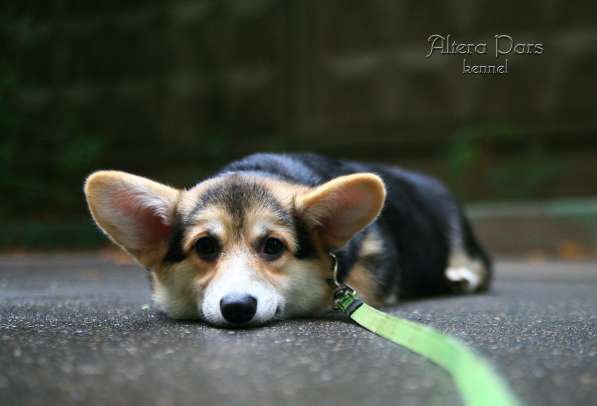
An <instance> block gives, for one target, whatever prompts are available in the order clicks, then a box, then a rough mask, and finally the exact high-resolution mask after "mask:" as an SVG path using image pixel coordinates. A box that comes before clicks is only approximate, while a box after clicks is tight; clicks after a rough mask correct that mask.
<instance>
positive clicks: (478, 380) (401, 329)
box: [330, 254, 520, 406]
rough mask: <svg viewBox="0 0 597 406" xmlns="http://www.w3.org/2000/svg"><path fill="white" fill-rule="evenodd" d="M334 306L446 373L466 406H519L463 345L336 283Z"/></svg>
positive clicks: (486, 365)
mask: <svg viewBox="0 0 597 406" xmlns="http://www.w3.org/2000/svg"><path fill="white" fill-rule="evenodd" d="M330 255H331V257H332V259H333V261H334V283H336V285H337V289H336V292H335V293H334V305H335V308H336V309H338V310H341V311H343V312H344V313H346V314H347V315H348V316H349V317H350V318H351V319H352V320H354V321H355V322H356V323H357V324H359V325H360V326H362V327H364V328H366V329H367V330H369V331H371V332H372V333H375V334H377V335H379V336H381V337H384V338H386V339H388V340H390V341H392V342H394V343H396V344H399V345H401V346H403V347H405V348H407V349H409V350H411V351H412V352H414V353H417V354H419V355H421V356H423V357H425V358H427V359H429V360H430V361H432V362H434V363H435V364H437V365H439V366H440V367H442V368H443V369H444V370H446V371H447V372H448V373H449V374H450V375H451V376H452V379H454V383H455V384H456V387H457V388H458V390H459V391H460V395H461V397H462V399H463V401H464V404H465V405H467V406H481V405H482V406H519V405H520V402H519V401H518V400H517V399H516V397H515V396H514V394H513V393H512V392H511V391H510V389H509V388H508V386H507V384H506V383H505V382H504V381H503V380H502V379H501V377H500V376H499V375H497V373H496V372H495V371H494V370H493V368H492V367H491V365H490V364H489V363H488V362H487V361H485V360H484V359H483V358H481V357H480V356H479V355H477V354H475V352H473V350H472V349H470V348H469V347H468V346H467V345H466V344H464V343H463V342H461V341H459V340H457V339H455V338H453V337H449V336H447V335H444V334H442V333H441V332H439V331H437V330H435V329H433V328H431V327H428V326H425V325H422V324H419V323H415V322H413V321H410V320H406V319H401V318H398V317H395V316H391V315H389V314H387V313H384V312H381V311H379V310H377V309H375V308H373V307H371V306H369V305H368V304H366V303H364V302H363V301H362V300H361V299H359V297H358V296H357V295H356V292H355V290H354V289H352V288H351V287H350V286H347V285H344V284H339V283H338V282H337V279H336V274H337V261H336V257H335V256H334V255H333V254H330Z"/></svg>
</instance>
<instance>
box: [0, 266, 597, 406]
mask: <svg viewBox="0 0 597 406" xmlns="http://www.w3.org/2000/svg"><path fill="white" fill-rule="evenodd" d="M145 279H146V278H145V275H144V272H143V271H142V270H141V269H139V268H137V267H135V266H130V265H113V264H110V263H109V262H106V261H102V260H99V259H96V258H93V257H92V256H68V257H33V258H32V257H23V258H7V257H5V258H0V404H2V405H50V404H51V405H58V404H60V405H70V404H86V405H96V404H97V405H99V404H110V405H141V404H143V405H191V404H193V405H245V406H246V405H281V404H289V405H299V404H300V405H304V404H310V405H336V404H338V405H339V404H342V405H353V404H354V405H364V404H367V405H389V404H396V405H456V404H459V403H460V400H459V397H458V394H457V393H456V392H455V390H454V387H453V385H452V383H451V381H450V379H449V377H448V376H447V375H446V374H445V373H443V372H442V371H441V370H440V369H439V368H437V367H435V366H434V365H432V364H430V363H429V362H427V361H425V360H424V359H422V358H420V357H418V356H416V355H414V354H412V353H410V352H409V351H407V350H405V349H403V348H400V347H398V346H396V345H394V344H392V343H389V342H387V341H385V340H383V339H381V338H379V337H376V336H374V335H372V334H370V333H368V332H367V331H364V330H362V329H361V328H359V327H357V326H355V325H352V324H350V323H348V322H346V321H344V320H341V319H334V318H330V319H326V320H295V321H288V322H281V323H277V324H274V325H271V326H268V327H264V328H257V329H252V330H240V331H228V330H220V329H215V328H211V327H207V326H205V325H203V324H200V323H191V322H184V323H182V322H174V321H170V320H167V319H165V318H164V317H162V316H159V315H156V314H154V313H153V312H152V311H151V310H147V309H144V305H145V304H147V303H149V299H150V295H149V288H148V284H147V282H146V280H145ZM390 311H391V312H393V313H395V314H398V315H400V316H403V317H407V318H409V319H413V320H417V321H420V322H423V323H426V324H430V325H433V326H435V327H437V328H439V329H440V330H442V331H444V332H446V333H449V334H452V335H454V336H457V337H459V338H461V339H463V340H464V341H466V342H467V343H469V344H470V345H472V346H473V347H475V348H477V349H478V350H479V351H480V352H481V353H483V354H485V355H486V356H487V357H488V358H489V359H491V360H492V361H493V362H494V364H495V365H496V366H497V367H498V368H499V370H500V371H501V372H502V373H503V374H504V376H505V377H506V378H507V380H508V381H509V382H510V383H511V384H512V387H513V389H514V391H515V392H516V393H517V394H518V395H519V396H520V397H521V398H522V399H523V400H524V401H525V402H526V403H527V404H529V405H588V404H591V403H592V404H595V401H596V399H597V264H593V263H586V264H576V265H573V266H568V265H565V264H547V263H545V264H534V265H533V264H524V263H516V262H501V263H500V264H499V265H498V271H497V280H496V283H495V285H494V289H493V291H492V292H491V293H489V294H485V295H479V296H471V297H449V298H433V299H425V300H419V301H414V302H408V303H403V304H401V305H399V306H396V307H393V308H391V309H390Z"/></svg>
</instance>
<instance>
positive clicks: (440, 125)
mask: <svg viewBox="0 0 597 406" xmlns="http://www.w3.org/2000/svg"><path fill="white" fill-rule="evenodd" d="M596 12H597V6H595V3H592V2H586V4H583V3H582V2H575V3H574V5H572V3H569V2H565V1H563V0H553V1H547V2H546V1H527V2H515V1H507V0H506V1H501V2H499V3H498V2H490V1H477V2H473V1H469V0H466V1H451V2H420V1H415V0H408V1H367V2H362V1H354V0H351V1H348V0H335V1H314V0H304V1H298V0H297V1H294V0H284V1H283V0H255V1H223V0H222V1H205V0H204V1H199V0H197V1H170V2H162V1H151V0H145V1H141V0H133V1H111V0H103V1H97V2H87V1H72V0H45V1H13V2H3V3H2V5H0V44H1V45H2V47H1V49H2V54H1V55H0V171H1V172H0V173H1V176H0V196H1V197H0V223H1V224H2V229H3V230H2V233H0V250H2V251H9V252H21V251H29V250H74V249H76V250H80V249H94V248H99V247H104V246H106V244H107V243H106V239H105V238H103V237H102V236H101V235H100V233H99V232H98V231H97V230H96V228H95V227H94V226H93V224H92V222H91V220H90V218H89V215H88V213H87V209H86V206H85V204H84V197H83V194H82V184H83V181H84V178H85V176H86V175H88V174H89V173H90V172H92V171H94V170H96V169H102V168H103V169H108V168H110V169H120V170H125V171H130V172H133V173H136V174H140V175H143V176H147V177H151V178H153V179H156V180H159V181H162V182H167V183H170V184H172V185H175V186H178V187H184V186H192V185H193V184H195V183H196V182H197V181H198V180H200V179H201V178H202V177H204V176H207V175H208V174H209V173H210V172H211V171H213V170H215V169H217V168H218V167H219V166H221V165H223V164H225V163H226V162H228V161H230V160H233V159H236V158H239V157H241V156H243V155H244V154H248V153H251V152H256V151H274V152H291V151H313V152H320V153H324V154H328V155H330V156H334V157H340V158H350V159H360V160H368V161H379V162H386V163H392V164H398V165H401V166H403V167H406V168H411V169H415V170H422V171H425V172H428V173H431V174H433V175H435V176H437V177H439V178H440V179H442V180H444V181H445V182H447V183H448V184H449V185H450V186H451V187H452V188H453V189H454V190H455V192H456V194H457V196H458V197H459V199H460V200H462V201H463V202H464V203H465V204H466V205H467V208H468V211H469V213H470V215H471V216H472V217H473V219H474V222H475V223H476V225H477V228H478V230H479V233H480V234H481V237H482V239H483V240H485V241H486V242H487V244H488V245H489V246H490V247H491V248H492V250H493V251H494V252H496V253H497V254H501V255H522V256H527V257H530V258H535V259H541V258H547V257H551V256H558V257H564V258H566V259H583V258H587V257H592V256H594V255H595V252H596V250H597V179H596V178H597V170H596V166H597V109H596V108H595V96H596V90H597V24H596V21H597V15H596V14H597V13H596ZM431 34H442V35H446V34H451V35H452V37H453V38H454V39H456V40H460V41H461V42H488V43H489V50H490V52H489V55H487V56H486V57H483V56H478V57H474V56H473V57H470V59H471V60H472V62H473V63H475V62H476V63H495V59H494V58H493V57H492V55H491V51H492V48H491V43H492V41H493V35H494V34H508V35H511V36H512V37H513V38H514V40H515V41H516V42H532V43H537V42H540V43H543V44H544V53H543V54H542V55H510V56H509V57H508V58H509V74H508V75H479V76H470V75H463V74H462V73H461V71H462V56H459V55H452V56H450V55H434V56H433V57H431V58H425V55H426V54H427V53H428V50H429V44H428V43H427V38H428V37H429V36H430V35H431ZM492 61H493V62H492Z"/></svg>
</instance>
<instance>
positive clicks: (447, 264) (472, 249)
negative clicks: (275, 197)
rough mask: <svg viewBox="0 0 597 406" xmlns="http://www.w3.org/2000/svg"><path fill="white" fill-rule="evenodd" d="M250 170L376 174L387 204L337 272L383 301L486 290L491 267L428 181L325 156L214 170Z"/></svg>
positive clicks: (262, 158) (281, 174)
mask: <svg viewBox="0 0 597 406" xmlns="http://www.w3.org/2000/svg"><path fill="white" fill-rule="evenodd" d="M237 171H240V172H251V173H254V174H255V175H259V176H266V177H271V178H277V179H280V180H283V181H287V182H291V183H298V184H303V185H307V186H316V185H320V184H323V183H325V182H327V181H329V180H330V179H333V178H335V177H338V176H342V175H348V174H352V173H357V172H373V173H376V174H378V175H379V176H380V177H381V178H382V179H383V181H384V183H385V184H386V188H387V200H386V203H385V207H384V209H383V211H382V213H381V215H380V216H379V217H378V219H377V220H376V221H375V222H374V223H372V224H371V225H369V226H368V227H367V228H366V229H364V230H363V231H361V232H360V233H358V234H357V235H356V236H355V237H354V238H352V240H351V241H350V242H349V243H348V244H347V245H346V246H345V247H344V248H342V249H341V250H340V251H339V252H337V253H336V254H337V256H338V258H339V264H340V268H339V275H340V278H341V279H342V278H347V277H348V275H349V274H350V273H351V272H352V271H353V269H354V268H355V267H359V268H364V269H366V271H368V272H370V273H371V274H373V279H374V280H375V281H376V284H377V289H376V290H377V291H378V292H379V297H382V298H384V301H385V302H392V301H393V300H395V299H397V298H398V297H399V298H405V297H415V296H421V295H432V294H443V293H450V292H476V291H482V290H485V289H487V288H488V286H489V282H490V279H491V262H490V259H489V257H488V255H487V254H486V252H485V251H484V250H483V248H482V246H481V245H480V244H479V242H478V240H477V239H476V237H475V235H474V233H473V231H472V228H471V226H470V224H469V222H468V220H467V219H466V217H465V215H464V213H463V210H462V208H461V207H460V206H459V204H458V203H457V202H456V200H455V199H454V198H453V196H452V195H451V193H450V192H449V191H448V190H447V188H446V187H445V186H444V185H443V184H442V183H441V182H439V181H438V180H436V179H433V178H431V177H428V176H425V175H422V174H418V173H415V172H411V171H406V170H403V169H400V168H397V167H393V166H383V165H373V164H364V163H359V162H353V161H341V160H334V159H329V158H326V157H323V156H320V155H316V154H288V155H278V154H254V155H250V156H248V157H246V158H244V159H242V160H240V161H236V162H233V163H231V164H230V165H228V166H226V167H225V168H224V169H223V170H222V171H221V173H226V172H237Z"/></svg>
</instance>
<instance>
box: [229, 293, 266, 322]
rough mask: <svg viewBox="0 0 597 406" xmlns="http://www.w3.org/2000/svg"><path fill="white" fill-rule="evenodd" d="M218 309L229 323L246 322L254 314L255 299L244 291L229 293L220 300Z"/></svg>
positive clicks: (255, 308) (255, 309)
mask: <svg viewBox="0 0 597 406" xmlns="http://www.w3.org/2000/svg"><path fill="white" fill-rule="evenodd" d="M220 310H221V311H222V316H224V318H225V319H226V321H227V322H229V323H233V324H242V323H247V322H249V321H251V319H252V318H253V316H255V312H256V311H257V299H255V298H254V297H253V296H251V295H247V294H246V293H230V294H228V295H226V296H224V297H223V298H222V300H220Z"/></svg>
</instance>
